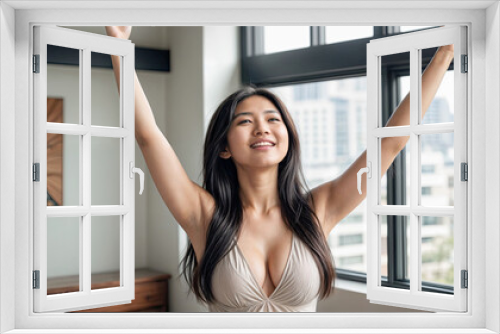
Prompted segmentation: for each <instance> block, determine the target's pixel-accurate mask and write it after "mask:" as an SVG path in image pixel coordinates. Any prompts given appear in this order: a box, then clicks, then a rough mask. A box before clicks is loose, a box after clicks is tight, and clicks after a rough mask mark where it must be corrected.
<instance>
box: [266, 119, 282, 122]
mask: <svg viewBox="0 0 500 334" xmlns="http://www.w3.org/2000/svg"><path fill="white" fill-rule="evenodd" d="M269 120H270V121H278V122H279V121H280V119H279V118H270V119H269Z"/></svg>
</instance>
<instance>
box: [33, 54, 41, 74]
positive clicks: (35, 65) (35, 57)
mask: <svg viewBox="0 0 500 334" xmlns="http://www.w3.org/2000/svg"><path fill="white" fill-rule="evenodd" d="M33 73H40V55H33Z"/></svg>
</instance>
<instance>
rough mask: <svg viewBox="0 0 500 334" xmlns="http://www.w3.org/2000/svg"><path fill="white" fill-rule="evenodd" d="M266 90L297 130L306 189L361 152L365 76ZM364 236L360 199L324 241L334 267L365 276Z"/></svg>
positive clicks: (363, 144) (334, 173) (363, 209)
mask: <svg viewBox="0 0 500 334" xmlns="http://www.w3.org/2000/svg"><path fill="white" fill-rule="evenodd" d="M271 90H272V91H273V92H275V93H276V94H278V96H279V97H281V98H282V99H283V101H284V103H285V105H286V106H287V108H288V110H289V112H290V114H291V116H292V119H293V121H294V123H295V125H296V127H297V130H298V133H299V138H300V143H301V154H302V156H301V158H302V165H303V167H304V176H305V179H306V183H307V185H308V187H309V188H311V189H312V188H314V187H317V186H318V185H320V184H323V183H325V182H328V181H331V180H333V179H334V178H336V177H337V176H339V175H340V174H341V173H342V172H344V171H345V170H346V169H347V167H348V166H349V165H350V164H351V163H353V162H354V161H355V160H356V158H357V157H359V155H360V154H361V153H363V151H364V150H365V149H366V77H358V78H350V79H341V80H333V81H324V82H314V83H306V84H296V85H290V86H283V87H277V88H271ZM365 233H366V207H365V201H363V202H362V203H361V204H360V205H359V206H358V207H357V208H355V209H354V210H353V211H352V212H351V213H350V214H349V215H348V216H347V217H345V218H344V219H343V220H342V221H341V222H340V223H339V224H337V225H336V227H335V229H334V231H332V234H331V235H330V236H329V238H328V240H329V243H330V247H331V248H332V253H333V256H334V259H335V263H336V264H337V267H338V268H342V269H350V270H356V271H360V272H366V234H365ZM351 235H356V240H354V241H356V242H354V241H353V239H354V237H353V238H351V237H349V236H351ZM349 238H351V239H349ZM341 240H342V241H341ZM351 241H352V242H351Z"/></svg>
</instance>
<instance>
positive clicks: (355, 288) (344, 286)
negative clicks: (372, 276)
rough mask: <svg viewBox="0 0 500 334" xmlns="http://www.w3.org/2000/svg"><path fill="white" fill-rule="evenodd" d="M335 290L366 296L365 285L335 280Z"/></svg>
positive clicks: (339, 279) (345, 280)
mask: <svg viewBox="0 0 500 334" xmlns="http://www.w3.org/2000/svg"><path fill="white" fill-rule="evenodd" d="M335 289H340V290H345V291H350V292H355V293H361V294H365V295H366V283H363V282H356V281H351V280H347V279H341V278H336V279H335Z"/></svg>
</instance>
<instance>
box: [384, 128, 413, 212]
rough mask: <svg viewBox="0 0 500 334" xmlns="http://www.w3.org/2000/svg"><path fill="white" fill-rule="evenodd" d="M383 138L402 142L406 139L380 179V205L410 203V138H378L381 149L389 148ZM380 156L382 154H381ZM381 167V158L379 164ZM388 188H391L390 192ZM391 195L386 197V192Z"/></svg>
mask: <svg viewBox="0 0 500 334" xmlns="http://www.w3.org/2000/svg"><path fill="white" fill-rule="evenodd" d="M384 140H398V141H400V142H404V141H406V140H407V142H406V145H405V147H404V149H403V150H401V151H400V152H399V154H398V155H397V156H396V158H395V159H394V161H393V163H392V164H391V165H390V167H389V169H388V170H387V172H385V173H384V175H383V176H382V178H381V179H380V204H381V205H410V190H411V188H410V169H411V167H410V154H411V148H410V139H409V137H391V138H390V139H389V138H382V139H381V140H380V142H381V145H382V149H381V152H382V150H387V149H389V148H388V147H389V146H388V145H389V143H388V142H384ZM381 157H382V154H381ZM379 168H382V160H380V166H379ZM380 170H381V169H380ZM389 189H393V191H392V192H390V191H389ZM389 193H391V194H392V196H391V197H390V198H388V194H389Z"/></svg>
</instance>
